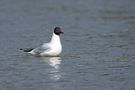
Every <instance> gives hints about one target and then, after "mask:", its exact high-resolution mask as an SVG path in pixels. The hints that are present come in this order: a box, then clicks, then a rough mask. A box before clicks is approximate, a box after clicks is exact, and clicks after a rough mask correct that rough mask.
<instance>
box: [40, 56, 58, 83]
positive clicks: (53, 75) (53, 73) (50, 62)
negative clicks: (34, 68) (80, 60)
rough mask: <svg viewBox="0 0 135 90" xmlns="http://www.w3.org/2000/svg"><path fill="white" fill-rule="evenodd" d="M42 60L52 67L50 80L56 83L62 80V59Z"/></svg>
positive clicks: (43, 58)
mask: <svg viewBox="0 0 135 90" xmlns="http://www.w3.org/2000/svg"><path fill="white" fill-rule="evenodd" d="M42 60H43V61H44V62H45V63H47V64H48V65H50V66H51V67H52V68H51V69H50V70H49V72H50V78H51V79H52V80H55V81H57V80H59V79H60V78H61V73H60V64H61V58H60V57H42Z"/></svg>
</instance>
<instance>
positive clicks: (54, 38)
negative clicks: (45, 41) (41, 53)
mask: <svg viewBox="0 0 135 90" xmlns="http://www.w3.org/2000/svg"><path fill="white" fill-rule="evenodd" d="M50 43H61V42H60V37H59V36H58V35H56V34H55V33H53V35H52V39H51V41H50Z"/></svg>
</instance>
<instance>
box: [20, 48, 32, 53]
mask: <svg viewBox="0 0 135 90" xmlns="http://www.w3.org/2000/svg"><path fill="white" fill-rule="evenodd" d="M33 49H34V48H25V49H23V48H20V50H23V51H24V52H30V51H32V50H33Z"/></svg>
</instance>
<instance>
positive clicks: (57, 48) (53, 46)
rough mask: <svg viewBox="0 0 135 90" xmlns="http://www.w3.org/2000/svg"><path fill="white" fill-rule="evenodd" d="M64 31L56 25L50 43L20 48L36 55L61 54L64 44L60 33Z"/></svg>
mask: <svg viewBox="0 0 135 90" xmlns="http://www.w3.org/2000/svg"><path fill="white" fill-rule="evenodd" d="M62 33H63V32H62V30H61V28H60V27H55V28H54V31H53V35H52V38H51V41H50V42H49V43H43V44H42V45H41V46H39V47H37V48H25V49H20V50H23V51H24V52H27V53H30V54H32V55H35V56H59V55H60V54H61V52H62V45H61V41H60V34H62Z"/></svg>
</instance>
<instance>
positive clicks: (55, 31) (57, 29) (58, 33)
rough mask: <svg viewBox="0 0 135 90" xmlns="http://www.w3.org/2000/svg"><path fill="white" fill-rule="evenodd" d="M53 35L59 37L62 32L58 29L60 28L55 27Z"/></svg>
mask: <svg viewBox="0 0 135 90" xmlns="http://www.w3.org/2000/svg"><path fill="white" fill-rule="evenodd" d="M54 33H55V34H56V35H60V34H61V33H63V32H62V31H61V28H60V27H55V28H54Z"/></svg>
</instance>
